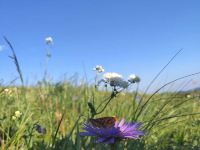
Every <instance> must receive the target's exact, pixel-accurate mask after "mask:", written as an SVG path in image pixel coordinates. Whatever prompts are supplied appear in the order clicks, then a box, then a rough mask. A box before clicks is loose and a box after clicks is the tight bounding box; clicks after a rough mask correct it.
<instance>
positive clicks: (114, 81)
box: [103, 73, 128, 88]
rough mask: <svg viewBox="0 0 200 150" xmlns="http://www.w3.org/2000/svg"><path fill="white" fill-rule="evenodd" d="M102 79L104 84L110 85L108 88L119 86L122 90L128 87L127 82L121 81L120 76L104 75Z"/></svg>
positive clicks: (114, 74) (115, 74) (113, 74)
mask: <svg viewBox="0 0 200 150" xmlns="http://www.w3.org/2000/svg"><path fill="white" fill-rule="evenodd" d="M103 78H104V79H105V81H106V82H108V83H110V86H119V87H122V88H126V87H128V85H127V82H126V81H124V80H123V78H122V75H120V74H117V73H105V74H104V75H103Z"/></svg>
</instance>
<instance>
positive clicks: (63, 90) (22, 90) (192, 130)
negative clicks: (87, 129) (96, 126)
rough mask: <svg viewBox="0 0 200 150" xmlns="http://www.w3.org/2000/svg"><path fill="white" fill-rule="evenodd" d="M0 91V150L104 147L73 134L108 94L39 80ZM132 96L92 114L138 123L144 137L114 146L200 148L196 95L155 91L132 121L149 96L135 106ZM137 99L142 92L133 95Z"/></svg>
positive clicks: (119, 98) (121, 96)
mask: <svg viewBox="0 0 200 150" xmlns="http://www.w3.org/2000/svg"><path fill="white" fill-rule="evenodd" d="M4 89H5V88H3V87H2V90H0V91H2V92H1V93H0V138H1V139H0V142H1V148H2V149H37V150H38V149H41V150H43V149H60V150H62V149H97V150H98V149H99V150H100V149H108V148H110V147H109V145H104V144H95V143H94V139H93V138H85V137H84V138H80V137H79V136H78V133H79V132H80V131H81V128H82V124H83V122H85V121H87V119H88V117H89V115H90V114H91V113H95V112H94V111H95V108H96V107H97V106H100V104H101V103H102V100H104V99H105V97H109V96H110V95H111V94H112V93H111V92H109V91H98V90H96V89H95V88H93V87H89V86H87V85H86V84H82V85H80V86H75V85H73V84H70V83H57V84H49V83H45V85H44V84H43V83H42V84H40V85H38V86H35V87H8V88H7V89H8V90H7V91H5V90H4ZM135 94H136V93H135V92H133V93H130V92H125V93H119V94H118V95H117V96H115V97H113V99H112V101H111V102H110V103H109V104H108V105H107V108H106V109H105V111H103V112H102V113H101V114H97V115H96V116H95V117H97V118H98V117H102V116H117V117H119V118H126V120H130V121H139V122H142V123H143V127H142V129H143V130H144V131H145V136H144V137H143V138H142V139H140V140H129V141H128V140H125V141H121V142H119V143H118V145H117V148H118V149H133V148H134V149H148V150H149V149H161V150H162V149H199V148H200V139H199V133H200V120H199V115H198V113H200V109H199V108H200V107H199V106H200V104H199V98H198V97H192V98H188V97H186V96H185V94H183V93H162V94H159V93H157V94H156V95H155V96H154V97H152V99H151V100H150V101H149V102H148V104H147V105H146V106H145V107H144V110H143V111H142V112H141V114H140V116H139V117H138V118H137V120H135V116H136V114H137V113H136V109H138V110H140V108H141V106H143V104H145V102H146V101H147V99H148V98H149V97H150V96H151V95H148V94H145V95H144V96H143V100H142V101H141V105H138V104H139V102H138V100H136V96H135ZM137 97H142V95H141V94H140V93H137ZM88 104H89V105H90V106H89V107H88ZM101 107H103V106H100V108H101ZM91 110H92V111H93V112H91ZM15 111H20V112H22V116H21V117H20V118H17V119H16V120H13V119H12V116H13V115H14V114H15ZM137 112H138V111H137ZM62 116H63V120H62V122H61V123H60V120H61V117H62ZM36 123H37V124H39V125H41V126H42V127H44V128H46V134H41V133H39V132H37V131H36V130H35V127H34V125H35V124H36ZM59 123H60V124H59ZM58 127H59V128H58ZM57 129H58V131H56V130H57ZM56 133H57V134H56ZM55 134H56V136H55ZM54 142H55V143H54ZM53 143H54V144H53Z"/></svg>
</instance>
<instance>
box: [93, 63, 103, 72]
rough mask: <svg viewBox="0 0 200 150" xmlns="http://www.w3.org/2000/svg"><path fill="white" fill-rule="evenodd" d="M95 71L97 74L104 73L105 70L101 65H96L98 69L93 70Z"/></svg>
mask: <svg viewBox="0 0 200 150" xmlns="http://www.w3.org/2000/svg"><path fill="white" fill-rule="evenodd" d="M93 70H94V71H96V72H97V73H101V72H104V68H103V67H102V66H100V65H96V67H95V68H93Z"/></svg>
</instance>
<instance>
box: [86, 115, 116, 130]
mask: <svg viewBox="0 0 200 150" xmlns="http://www.w3.org/2000/svg"><path fill="white" fill-rule="evenodd" d="M116 121H117V118H116V117H102V118H97V119H89V122H90V123H91V124H92V125H93V126H94V127H98V128H110V127H113V126H114V125H115V122H116Z"/></svg>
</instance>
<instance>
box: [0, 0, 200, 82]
mask: <svg viewBox="0 0 200 150" xmlns="http://www.w3.org/2000/svg"><path fill="white" fill-rule="evenodd" d="M199 6H200V1H199V0H192V1H188V0H167V1H161V0H151V1H147V0H141V1H136V0H125V1H122V0H70V1H69V0H57V1H55V0H54V1H53V0H28V1H27V0H19V1H13V0H1V1H0V19H1V23H0V36H1V37H2V36H3V35H5V36H6V37H7V38H8V39H9V40H10V41H11V42H12V44H13V46H14V47H15V50H16V53H17V55H18V58H19V60H20V64H21V68H22V72H23V74H24V77H25V79H26V81H28V82H33V81H35V80H37V79H41V76H42V74H43V72H44V64H45V49H46V45H45V42H44V39H45V37H47V36H52V37H53V39H54V45H53V46H52V47H51V53H52V58H51V59H50V61H49V66H48V72H49V74H50V75H51V76H52V77H53V78H54V80H59V79H62V77H63V76H64V74H67V75H68V76H71V75H72V74H74V73H78V74H79V75H80V76H84V72H86V74H87V77H88V78H89V79H91V78H92V77H93V72H92V68H93V67H94V66H95V65H96V64H100V65H102V66H104V68H105V70H106V71H109V72H118V73H120V74H122V75H123V76H124V77H127V76H128V75H129V74H130V73H135V74H138V75H139V76H140V77H141V78H142V84H143V85H144V86H146V85H147V84H148V83H149V82H150V80H151V79H152V78H153V77H154V75H155V74H156V73H157V72H158V71H159V70H160V69H161V68H162V67H163V66H164V65H165V64H166V63H167V61H168V60H169V59H170V58H171V57H172V56H173V55H174V54H175V53H176V52H177V51H178V50H179V49H181V48H183V49H184V50H183V52H182V53H181V54H180V55H179V56H178V57H177V58H176V60H175V61H174V62H173V63H172V64H171V65H170V66H169V67H168V68H167V70H166V71H165V72H164V74H163V77H161V79H162V80H163V79H165V80H171V79H174V78H177V77H179V76H182V75H186V74H189V73H193V72H197V71H200V61H199V56H200V9H199ZM9 54H10V50H9V49H8V47H7V46H6V43H5V42H4V40H3V38H0V66H1V71H0V79H4V80H5V81H9V80H11V79H13V77H14V76H15V75H16V71H15V67H14V65H13V63H12V62H11V60H10V59H9V58H8V55H9ZM162 80H161V81H162Z"/></svg>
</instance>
